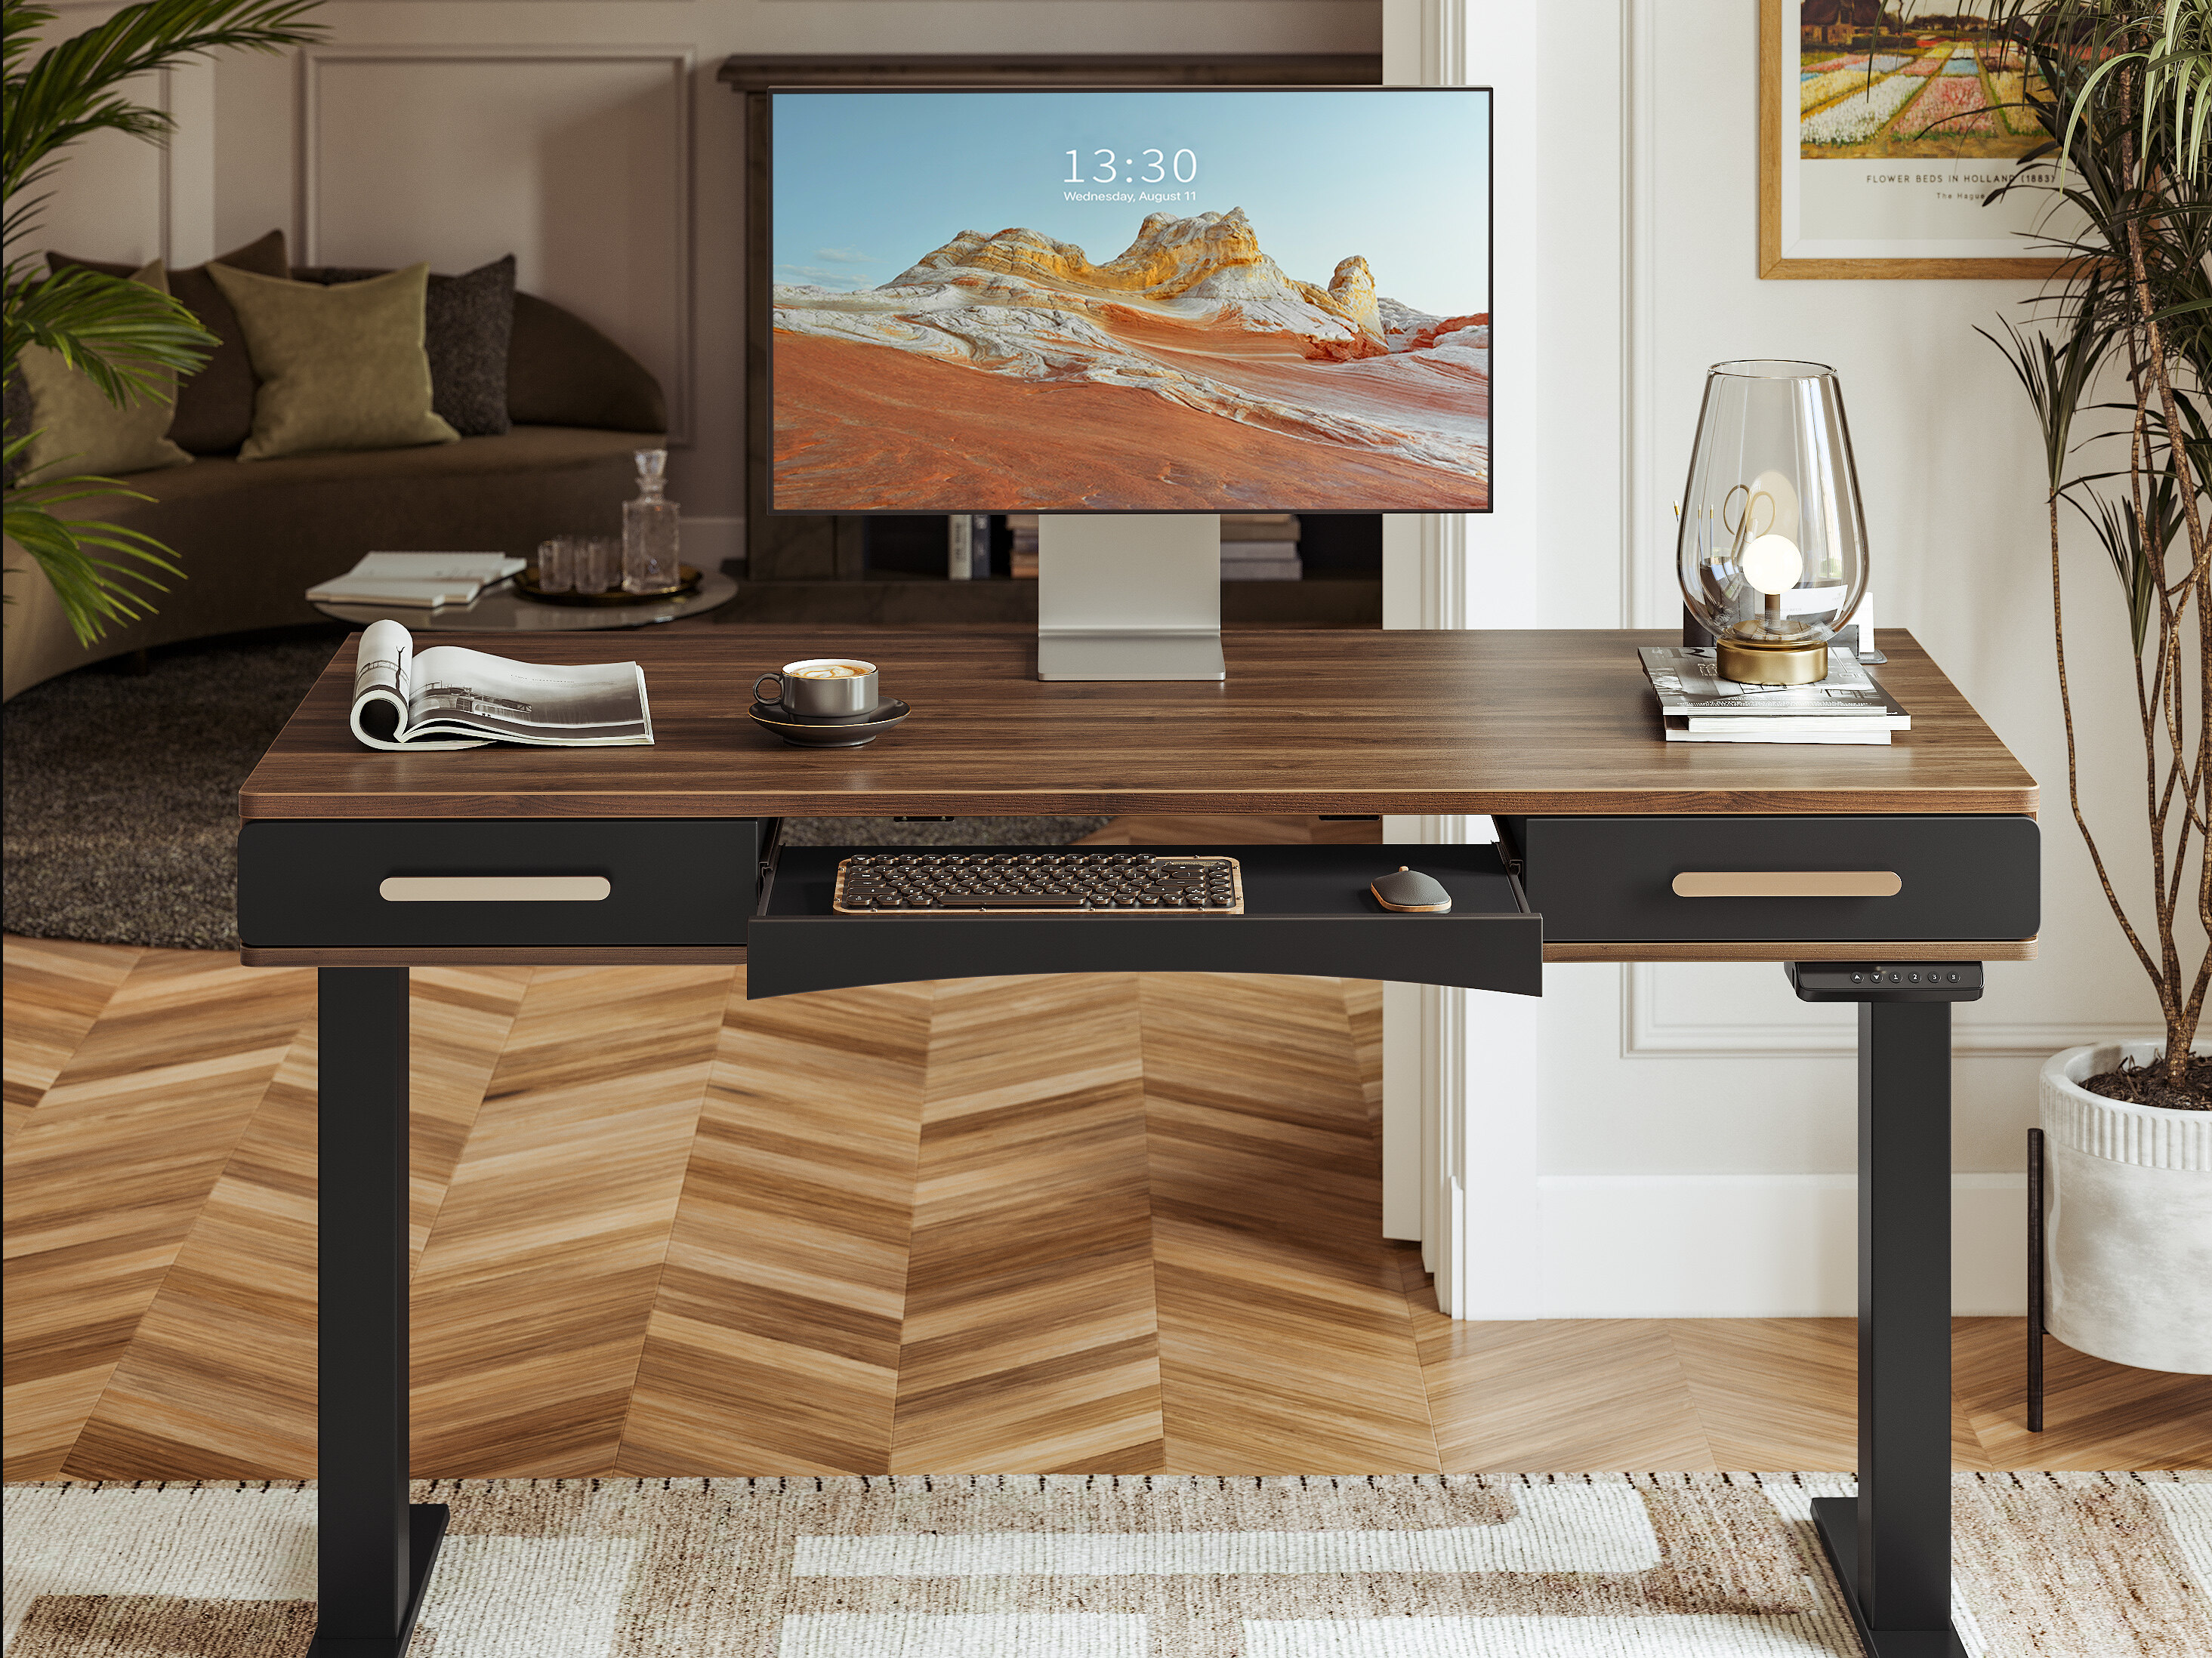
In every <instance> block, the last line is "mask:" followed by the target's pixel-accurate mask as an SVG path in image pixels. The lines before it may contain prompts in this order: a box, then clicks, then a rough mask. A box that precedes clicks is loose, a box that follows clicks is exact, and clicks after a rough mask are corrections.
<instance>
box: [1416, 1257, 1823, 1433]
mask: <svg viewBox="0 0 2212 1658" xmlns="http://www.w3.org/2000/svg"><path fill="white" fill-rule="evenodd" d="M1414 1319H1415V1324H1416V1327H1417V1328H1418V1329H1419V1333H1420V1342H1421V1363H1422V1369H1423V1372H1424V1374H1425V1377H1426V1379H1427V1382H1428V1388H1429V1409H1430V1411H1431V1414H1433V1416H1434V1417H1435V1418H1436V1424H1437V1454H1438V1456H1439V1457H1440V1459H1441V1460H1442V1461H1443V1467H1444V1471H1445V1472H1446V1473H1563V1472H1571V1471H1576V1470H1583V1469H1593V1468H1636V1469H1641V1470H1646V1471H1650V1472H1654V1473H1656V1472H1661V1471H1664V1470H1669V1469H1700V1468H1713V1467H1749V1466H1751V1465H1749V1464H1739V1463H1725V1462H1721V1461H1716V1459H1715V1453H1714V1450H1713V1448H1712V1446H1711V1444H1710V1443H1709V1442H1708V1441H1707V1439H1706V1436H1705V1427H1704V1424H1702V1423H1700V1421H1699V1418H1698V1412H1697V1410H1696V1408H1695V1406H1693V1405H1692V1401H1691V1398H1690V1395H1689V1390H1688V1388H1687V1387H1686V1384H1685V1378H1684V1376H1683V1373H1682V1368H1681V1365H1680V1362H1679V1360H1678V1359H1677V1357H1676V1356H1675V1347H1674V1342H1673V1341H1672V1340H1671V1339H1669V1331H1670V1328H1671V1326H1670V1324H1669V1322H1668V1321H1666V1320H1663V1319H1619V1318H1616V1319H1528V1320H1513V1321H1491V1322H1484V1323H1464V1322H1458V1321H1453V1320H1451V1319H1448V1318H1445V1317H1444V1316H1443V1315H1442V1314H1440V1313H1438V1312H1437V1303H1436V1295H1435V1292H1434V1291H1432V1290H1424V1291H1420V1292H1419V1295H1418V1296H1417V1297H1416V1299H1415V1303H1414ZM1762 1466H1765V1467H1776V1468H1783V1467H1793V1466H1795V1465H1793V1464H1790V1463H1786V1462H1784V1463H1769V1464H1765V1465H1762Z"/></svg>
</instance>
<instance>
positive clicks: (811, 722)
mask: <svg viewBox="0 0 2212 1658" xmlns="http://www.w3.org/2000/svg"><path fill="white" fill-rule="evenodd" d="M745 712H746V713H747V714H750V715H751V716H752V719H753V723H754V724H755V725H756V726H759V727H760V728H761V729H762V730H763V731H771V732H775V734H776V735H777V736H778V737H781V738H782V739H783V740H784V741H785V742H787V743H788V744H791V746H792V747H793V748H795V749H857V748H859V747H860V746H861V745H862V744H867V743H872V742H874V741H875V740H876V739H877V738H878V737H881V736H882V735H883V734H884V732H887V731H889V730H890V729H891V727H892V726H896V725H897V724H898V723H899V722H900V721H901V720H904V719H905V718H906V717H907V715H908V714H911V713H913V712H914V710H913V709H911V708H908V707H907V705H906V704H905V703H903V702H902V701H899V700H898V698H896V696H887V697H885V698H884V699H883V701H880V702H878V703H877V704H876V706H875V708H874V710H873V711H872V712H871V713H868V714H843V715H839V716H836V717H834V718H829V719H811V718H807V717H805V716H793V714H788V713H787V712H786V711H785V710H784V709H782V708H779V707H778V706H776V705H775V704H774V703H771V702H756V703H754V704H753V705H752V706H751V707H750V708H747V709H746V710H745Z"/></svg>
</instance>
